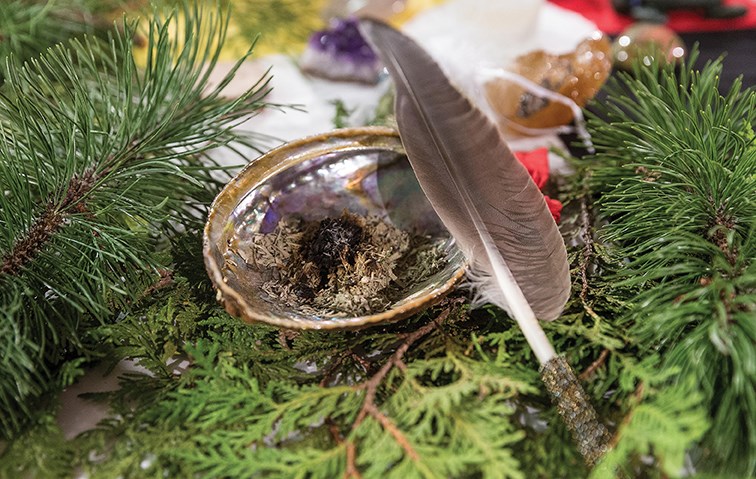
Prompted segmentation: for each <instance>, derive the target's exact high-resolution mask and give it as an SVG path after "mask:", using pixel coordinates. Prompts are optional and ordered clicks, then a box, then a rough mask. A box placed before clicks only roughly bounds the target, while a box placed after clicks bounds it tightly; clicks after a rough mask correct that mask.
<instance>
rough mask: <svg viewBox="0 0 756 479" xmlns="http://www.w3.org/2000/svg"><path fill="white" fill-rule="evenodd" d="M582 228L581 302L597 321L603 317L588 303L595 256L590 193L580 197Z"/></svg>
mask: <svg viewBox="0 0 756 479" xmlns="http://www.w3.org/2000/svg"><path fill="white" fill-rule="evenodd" d="M580 223H581V224H580V229H581V238H582V240H583V254H582V256H581V260H580V281H581V288H580V302H581V303H582V305H583V309H584V310H585V312H586V313H587V314H588V315H589V316H590V317H591V318H593V319H594V320H595V321H599V320H601V317H600V316H599V315H598V314H596V312H595V311H594V310H593V308H592V307H591V306H590V305H589V304H588V290H589V284H588V265H590V264H591V258H593V254H594V248H593V234H592V233H591V228H592V222H591V214H590V207H589V205H588V195H587V194H585V195H583V196H582V197H581V199H580Z"/></svg>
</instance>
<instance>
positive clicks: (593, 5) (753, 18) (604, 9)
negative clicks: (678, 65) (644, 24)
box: [549, 0, 756, 35]
mask: <svg viewBox="0 0 756 479" xmlns="http://www.w3.org/2000/svg"><path fill="white" fill-rule="evenodd" d="M549 1H551V3H553V4H555V5H559V6H560V7H563V8H566V9H568V10H572V11H575V12H578V13H580V14H582V15H583V16H584V17H585V18H587V19H589V20H591V21H592V22H593V23H595V24H596V25H597V26H598V28H599V30H601V31H603V32H606V33H608V34H610V35H616V34H618V33H620V32H622V31H623V30H624V29H625V28H627V27H628V26H629V25H630V24H632V23H633V19H632V18H630V17H629V16H626V15H620V14H619V13H617V12H616V11H615V10H614V8H612V2H611V0H549ZM723 3H724V4H725V5H743V6H745V7H747V8H748V13H746V14H745V15H744V16H742V17H740V18H730V19H716V18H706V17H704V16H703V14H702V13H700V12H696V11H694V10H691V9H682V10H670V11H668V12H666V14H667V17H668V18H669V20H668V21H667V26H668V27H669V28H671V29H672V30H675V31H678V32H706V31H717V30H748V29H754V28H756V0H723Z"/></svg>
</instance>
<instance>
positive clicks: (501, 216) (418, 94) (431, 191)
mask: <svg viewBox="0 0 756 479" xmlns="http://www.w3.org/2000/svg"><path fill="white" fill-rule="evenodd" d="M361 28H362V30H363V32H364V33H365V35H366V36H367V38H368V40H369V41H370V42H371V43H372V44H373V45H374V46H375V47H376V49H377V51H378V52H379V55H380V57H381V59H382V60H383V61H384V63H385V65H386V67H387V68H388V70H389V73H390V74H391V77H392V79H393V81H394V84H395V88H396V104H395V109H396V120H397V123H398V126H399V132H400V136H401V139H402V143H403V144H404V147H405V149H406V151H407V156H408V158H409V160H410V163H411V165H412V168H413V170H414V172H415V174H416V175H417V178H418V181H419V183H420V186H421V187H422V189H423V191H424V193H425V194H426V196H427V197H428V199H429V200H430V202H431V204H432V205H433V207H434V209H435V210H436V212H437V213H438V215H439V217H440V218H441V220H442V221H443V223H444V225H445V226H446V227H447V228H448V229H449V231H450V232H451V234H452V235H453V236H454V238H455V239H456V241H457V243H458V244H459V245H460V247H461V249H462V251H463V252H464V253H465V255H466V257H467V258H468V261H470V262H471V263H472V266H473V272H474V276H478V277H481V278H482V280H481V281H482V283H481V284H479V285H477V287H478V289H479V294H481V295H482V296H483V297H484V298H485V299H486V300H488V301H491V302H493V303H494V304H497V305H499V306H501V307H503V308H505V309H507V310H508V311H509V312H510V314H513V315H514V316H516V310H517V305H516V304H513V301H512V300H511V298H510V297H509V296H510V294H509V292H508V291H507V289H510V288H512V287H515V288H519V289H520V290H521V292H522V295H524V298H525V300H526V301H527V303H528V305H529V306H530V308H531V309H532V311H533V313H534V314H535V316H536V317H537V318H538V319H541V320H553V319H556V318H557V317H558V316H559V315H560V314H561V311H562V309H563V308H564V305H565V303H566V302H567V299H568V298H569V294H570V275H569V264H568V261H567V251H566V248H565V245H564V241H563V239H562V236H561V235H560V233H559V230H558V228H557V225H556V223H555V222H554V219H553V218H552V216H551V214H550V213H549V210H548V207H547V206H546V202H545V200H544V198H543V194H542V193H541V192H540V191H539V189H538V187H537V186H536V185H535V183H534V182H533V181H532V179H531V178H530V175H529V174H528V172H527V170H526V169H525V167H523V166H522V165H521V164H520V162H519V161H518V160H517V159H516V158H515V156H514V155H513V154H512V152H511V151H510V150H509V148H508V147H507V145H506V143H505V142H504V140H503V138H502V137H501V134H500V133H499V131H498V129H497V128H496V126H495V125H494V124H493V123H492V122H491V121H490V120H489V119H488V117H487V116H485V115H484V114H483V113H482V112H481V111H480V110H479V109H477V108H476V107H475V106H474V105H473V104H472V103H471V102H470V101H469V100H468V99H467V98H466V97H465V96H464V95H463V94H462V93H460V92H459V90H457V89H456V88H455V87H454V86H453V85H452V84H451V83H450V82H449V80H448V79H447V77H446V75H445V74H444V72H443V71H442V70H441V68H440V67H439V65H438V64H437V63H436V62H435V61H434V60H433V59H432V58H431V57H430V55H428V54H427V53H426V52H425V51H424V50H423V49H422V48H421V47H420V46H419V45H418V44H416V43H415V42H414V41H413V40H412V39H410V38H409V37H407V36H405V35H404V34H402V33H401V32H399V31H397V30H395V29H393V28H392V27H390V26H388V25H386V24H383V23H381V22H378V21H375V20H369V19H364V20H362V21H361ZM502 264H503V266H504V268H505V269H506V270H508V272H511V274H507V271H504V272H503V273H501V272H497V269H498V268H500V267H501V266H502ZM499 273H501V274H503V275H504V278H503V279H502V278H501V277H500V276H501V274H499ZM507 276H509V278H507ZM509 280H511V282H512V283H514V284H507V282H508V281H509ZM502 281H503V283H502ZM514 302H515V303H516V300H515V301H514ZM513 310H514V311H513Z"/></svg>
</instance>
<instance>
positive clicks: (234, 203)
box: [203, 127, 465, 329]
mask: <svg viewBox="0 0 756 479" xmlns="http://www.w3.org/2000/svg"><path fill="white" fill-rule="evenodd" d="M345 210H346V211H349V212H352V213H355V214H358V215H363V216H368V215H374V216H380V217H381V218H383V219H384V220H385V221H387V222H390V223H392V224H393V225H395V226H397V227H398V228H401V229H403V230H408V231H413V232H415V233H418V234H422V235H426V236H430V237H432V238H434V240H437V241H438V242H439V243H440V244H442V247H443V248H444V250H445V251H446V265H445V266H444V267H443V269H442V270H440V271H438V272H437V273H435V274H433V275H432V276H430V277H429V278H427V279H426V280H424V281H422V282H421V283H420V284H407V285H404V286H403V288H404V290H403V293H402V294H401V295H400V296H401V299H399V300H397V301H395V302H394V303H393V304H391V305H390V306H389V307H388V308H386V309H385V310H383V311H379V312H376V313H374V314H370V315H366V316H358V317H330V316H316V315H313V314H309V313H307V311H305V310H298V309H296V308H292V307H288V306H286V305H284V304H282V303H281V302H280V301H276V298H271V297H269V296H267V295H266V294H264V293H263V292H262V291H261V287H260V286H261V284H262V278H263V274H262V272H261V271H259V270H257V269H255V267H254V266H253V265H250V264H249V263H248V262H247V261H245V259H244V258H242V257H241V256H240V255H239V254H238V251H239V248H238V245H239V244H242V243H245V242H248V241H250V240H251V238H252V237H253V236H255V235H259V234H260V233H270V232H273V231H274V230H275V229H276V226H277V225H278V223H279V222H280V221H281V220H282V219H301V220H304V221H319V220H322V219H324V218H329V217H330V218H334V217H338V216H339V215H341V214H342V213H343V212H344V211H345ZM203 255H204V259H205V266H206V268H207V271H208V274H209V276H210V278H211V280H212V282H213V284H214V285H215V287H216V288H217V290H218V298H219V300H220V301H221V302H222V303H223V304H224V306H225V308H226V310H227V311H228V312H229V313H230V314H232V315H234V316H238V317H240V318H242V319H243V320H244V321H246V322H255V321H259V322H265V323H269V324H272V325H275V326H280V327H284V328H297V329H343V328H358V327H363V326H369V325H373V324H380V323H385V322H391V321H397V320H400V319H403V318H405V317H407V316H409V315H411V314H413V313H415V312H417V311H420V310H421V309H423V308H426V307H428V306H430V305H432V304H433V303H435V302H436V301H438V300H440V299H441V298H442V297H443V296H444V295H445V294H446V293H448V292H449V291H450V290H451V289H452V288H453V287H454V285H455V284H456V283H457V282H458V281H459V280H460V279H461V278H462V276H463V275H464V266H465V261H464V256H463V255H462V253H461V252H460V251H459V250H458V249H457V248H456V247H455V246H454V243H453V240H452V239H451V237H450V235H449V233H448V232H447V231H446V229H445V228H444V226H443V224H442V223H441V221H440V220H439V219H438V217H437V216H436V213H435V212H434V211H433V208H432V207H431V206H430V204H429V203H428V200H427V199H426V198H425V195H424V194H423V193H422V190H421V189H420V186H419V185H418V183H417V180H416V179H415V176H414V174H413V172H412V169H411V167H410V165H409V162H408V161H407V158H406V155H405V154H404V150H403V148H402V145H401V141H400V140H399V136H398V134H397V133H396V132H395V131H394V130H391V129H388V128H371V127H365V128H348V129H343V130H334V131H332V132H329V133H327V134H323V135H318V136H313V137H308V138H304V139H301V140H296V141H293V142H290V143H287V144H285V145H283V146H280V147H278V148H276V149H274V150H271V151H270V152H268V153H266V154H265V155H263V156H261V157H260V158H258V159H257V160H255V161H253V162H252V163H250V164H249V165H247V167H245V168H244V169H243V170H242V171H241V172H240V173H239V174H238V175H237V176H236V177H235V178H234V179H232V180H231V181H230V182H229V183H228V184H227V185H226V187H225V188H224V189H223V191H221V193H220V194H219V195H218V197H217V198H216V199H215V201H214V202H213V205H212V208H211V210H210V214H209V216H208V220H207V224H206V225H205V234H204V250H203Z"/></svg>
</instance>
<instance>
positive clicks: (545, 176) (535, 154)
mask: <svg viewBox="0 0 756 479" xmlns="http://www.w3.org/2000/svg"><path fill="white" fill-rule="evenodd" d="M514 154H515V157H516V158H517V159H518V160H519V161H520V163H522V165H523V166H524V167H525V169H526V170H528V173H530V177H531V178H533V181H534V182H535V184H536V186H538V189H539V190H542V189H543V187H544V186H546V182H547V181H549V150H547V149H546V148H538V149H535V150H533V151H515V152H514ZM544 199H545V200H546V206H548V207H549V212H550V213H551V216H553V217H554V221H556V222H557V224H559V220H560V219H561V217H562V203H561V202H560V201H559V200H554V199H551V198H549V197H548V196H545V195H544Z"/></svg>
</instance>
